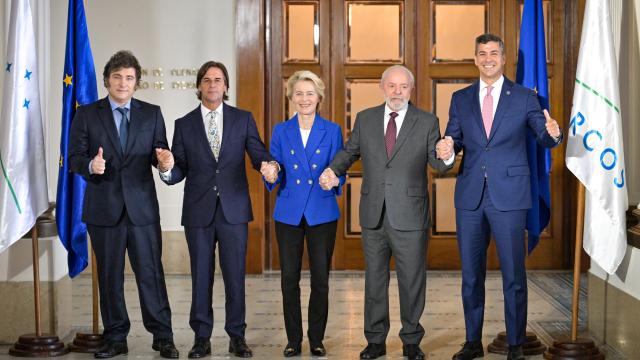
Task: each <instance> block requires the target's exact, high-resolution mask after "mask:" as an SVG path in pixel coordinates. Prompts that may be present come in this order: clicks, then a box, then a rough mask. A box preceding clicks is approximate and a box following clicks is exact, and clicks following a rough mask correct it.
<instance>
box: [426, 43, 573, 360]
mask: <svg viewBox="0 0 640 360" xmlns="http://www.w3.org/2000/svg"><path fill="white" fill-rule="evenodd" d="M475 64H476V66H477V67H478V70H480V79H479V81H476V82H475V83H474V84H473V85H471V86H469V87H467V88H465V89H462V90H459V91H457V92H455V93H454V94H453V97H452V99H451V107H450V109H449V123H448V125H447V129H446V132H445V139H444V140H441V141H440V142H439V143H438V146H437V152H438V156H439V157H440V158H442V159H450V158H452V157H453V156H455V155H454V152H455V153H457V152H459V151H464V152H463V157H462V163H461V165H460V171H459V173H458V178H457V182H456V190H455V206H456V224H457V236H458V248H459V251H460V260H461V263H462V302H463V306H464V318H465V325H466V342H465V344H464V346H463V348H462V349H461V350H460V351H459V352H458V353H456V354H455V355H454V356H453V359H454V360H470V359H473V358H476V357H481V356H483V355H484V349H483V346H482V342H481V340H482V323H483V320H484V298H485V289H484V280H485V274H486V261H487V247H488V245H489V238H490V235H491V234H493V237H494V239H495V242H496V247H497V249H498V257H499V259H500V269H501V271H502V286H503V292H504V304H505V305H504V306H505V322H506V327H507V338H508V342H509V351H508V355H507V358H508V359H510V360H511V359H524V355H523V353H522V344H523V343H524V341H525V326H526V323H527V278H526V272H525V255H526V252H525V239H524V230H525V225H526V214H527V210H528V209H529V208H530V207H531V184H530V181H529V171H530V170H529V165H528V162H527V149H526V135H527V131H532V132H533V133H534V134H535V136H536V139H537V142H538V144H540V145H541V146H544V147H549V148H550V147H553V146H556V145H557V144H559V143H560V141H561V138H562V136H561V132H560V128H559V127H558V123H557V122H556V121H555V120H553V119H552V118H551V117H550V116H549V114H548V113H547V111H546V110H545V111H544V113H543V112H542V111H541V109H540V103H539V102H538V98H537V96H536V93H535V92H534V91H532V90H530V89H527V88H525V87H522V86H520V85H517V84H514V83H513V82H511V81H510V80H509V79H506V78H505V77H504V76H503V70H504V65H505V56H504V43H503V42H502V39H500V38H499V37H498V36H495V35H492V34H484V35H480V36H479V37H478V38H476V54H475Z"/></svg>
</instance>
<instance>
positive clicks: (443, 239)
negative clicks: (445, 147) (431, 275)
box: [239, 0, 565, 270]
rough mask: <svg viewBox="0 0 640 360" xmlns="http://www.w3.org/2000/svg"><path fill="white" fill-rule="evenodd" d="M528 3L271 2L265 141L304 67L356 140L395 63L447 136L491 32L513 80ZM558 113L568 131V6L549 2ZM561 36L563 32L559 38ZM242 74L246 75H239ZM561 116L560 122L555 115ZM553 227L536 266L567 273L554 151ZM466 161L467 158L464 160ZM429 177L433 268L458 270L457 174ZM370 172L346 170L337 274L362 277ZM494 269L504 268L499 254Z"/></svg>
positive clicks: (271, 251)
mask: <svg viewBox="0 0 640 360" xmlns="http://www.w3.org/2000/svg"><path fill="white" fill-rule="evenodd" d="M522 2H523V1H522V0H464V1H453V0H346V1H344V0H295V1H293V0H292V1H287V0H285V1H267V2H266V4H265V5H266V18H267V19H268V21H267V22H266V24H265V29H266V30H265V36H266V41H265V47H266V59H267V63H266V68H267V71H266V72H265V73H266V74H267V76H266V80H265V84H266V88H267V91H266V92H267V94H266V119H265V123H266V124H265V125H266V129H265V134H266V140H267V141H268V140H269V139H270V135H271V130H272V129H273V126H274V125H275V124H276V123H278V122H280V121H282V120H284V119H286V118H288V116H289V113H288V112H289V109H290V107H289V106H288V101H287V99H286V96H285V91H284V88H285V84H286V80H287V78H288V77H289V76H290V75H291V74H292V73H293V72H295V71H297V70H301V69H306V70H311V71H313V72H315V73H316V74H318V75H319V76H320V77H321V78H322V79H323V80H324V82H325V84H326V86H327V89H326V94H325V96H326V98H325V101H324V103H323V110H322V112H321V115H323V116H324V117H326V118H329V119H331V120H333V121H334V122H336V123H338V124H339V125H340V126H341V127H342V130H343V135H344V137H345V140H346V139H347V138H348V136H349V133H350V130H351V127H352V125H353V121H354V120H355V115H356V114H357V112H358V111H360V110H362V109H364V108H367V107H370V106H375V105H378V104H381V103H382V102H383V97H382V92H381V91H380V90H379V87H378V86H379V85H378V84H379V79H380V76H381V75H382V72H383V71H384V69H386V68H387V67H388V66H390V65H393V64H402V65H405V66H406V67H408V68H409V69H410V70H411V71H412V72H413V73H414V75H415V77H416V87H415V90H414V93H413V94H412V98H411V101H412V103H414V104H416V105H417V106H418V107H420V108H422V109H424V110H428V111H431V112H434V113H435V114H436V115H437V116H438V117H439V119H440V126H441V131H442V132H444V129H445V127H446V123H447V121H448V108H449V100H450V97H451V94H452V93H453V92H454V91H455V90H458V89H460V88H463V87H465V86H468V85H469V84H470V83H472V82H473V81H475V79H476V78H477V76H478V72H477V69H476V67H475V65H474V64H473V54H474V39H475V37H476V36H477V35H479V34H481V33H484V32H492V33H495V34H497V35H499V36H501V37H502V38H503V39H504V41H505V46H506V55H507V68H506V74H505V75H506V76H507V77H509V78H510V79H515V64H516V62H517V59H516V56H517V46H518V44H517V39H518V32H519V26H520V12H521V7H522ZM544 6H545V9H546V12H545V20H546V26H547V47H548V51H547V53H548V59H549V61H548V69H549V71H548V72H549V80H550V93H551V96H550V99H551V101H550V102H551V114H552V116H555V117H556V118H557V119H558V120H559V121H560V122H561V124H562V119H561V118H560V117H561V116H562V107H563V103H564V100H565V99H564V95H563V94H564V91H563V86H564V82H563V80H564V79H563V70H564V65H565V64H564V59H563V57H562V52H563V48H564V36H563V34H564V33H563V31H559V30H560V29H563V27H564V16H563V14H564V11H565V9H564V2H563V1H551V0H545V1H544ZM556 29H558V30H556ZM239 71H242V69H239ZM556 114H557V115H556ZM552 156H553V157H554V159H553V166H552V174H551V187H552V202H553V206H552V219H551V224H550V226H549V228H548V229H547V230H546V231H545V232H544V234H543V235H542V239H541V241H540V244H539V245H538V248H537V249H536V251H535V252H534V253H533V255H532V256H531V257H530V258H529V263H528V266H529V267H531V268H558V267H560V266H562V259H563V243H562V213H563V212H562V211H563V209H562V201H561V200H562V196H561V192H562V186H563V179H562V176H563V174H564V159H563V156H562V153H561V150H555V151H554V152H553V153H552ZM457 162H459V159H458V160H457ZM426 171H429V185H428V186H429V193H430V202H431V204H430V205H431V212H430V216H431V228H430V231H429V233H430V234H429V248H428V262H427V263H428V267H429V268H432V269H457V268H459V266H460V264H459V257H458V251H457V244H456V238H455V235H456V233H455V209H454V206H453V189H454V186H455V175H456V173H457V169H454V171H451V172H449V173H447V174H445V175H437V174H434V173H432V172H431V171H430V170H426ZM361 180H362V168H361V165H360V162H357V163H355V164H354V165H353V166H352V167H351V169H350V170H349V172H348V180H347V183H346V185H345V188H344V191H343V195H342V196H341V197H340V199H339V204H340V210H341V214H342V216H341V218H340V220H339V222H338V234H337V237H336V249H335V253H334V264H333V267H334V269H357V270H362V269H364V258H363V254H362V250H361V237H360V227H359V219H358V206H359V196H360V191H359V189H360V184H361ZM273 203H274V196H273V195H269V196H268V199H267V200H266V209H265V211H266V214H267V216H266V219H267V222H268V223H267V224H266V228H267V229H269V230H268V231H267V239H266V240H267V241H266V243H267V246H265V251H266V253H265V259H266V262H265V264H266V267H267V268H271V269H277V268H278V267H279V261H278V259H277V244H276V241H275V234H274V231H273V224H272V221H273V220H272V216H271V215H270V214H271V210H272V209H273ZM489 266H490V267H491V268H497V267H498V266H499V264H498V261H497V256H496V254H495V249H493V248H492V249H491V250H490V255H489Z"/></svg>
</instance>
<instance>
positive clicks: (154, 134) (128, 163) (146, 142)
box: [69, 97, 169, 226]
mask: <svg viewBox="0 0 640 360" xmlns="http://www.w3.org/2000/svg"><path fill="white" fill-rule="evenodd" d="M130 119H131V120H130V125H129V137H128V139H127V146H126V149H125V151H124V152H123V151H122V148H121V147H120V140H119V136H118V130H117V129H116V125H115V122H114V120H113V111H111V105H110V104H109V100H108V99H107V98H106V97H105V98H103V99H100V100H98V101H96V102H93V103H91V104H88V105H84V106H80V107H79V108H78V109H77V112H76V115H75V117H74V119H73V122H72V123H71V134H70V136H69V166H70V168H71V171H73V172H75V173H78V174H80V175H82V177H84V178H85V180H87V189H86V191H85V194H84V204H83V210H82V221H84V222H85V223H87V224H90V225H97V226H114V225H116V224H117V223H118V221H119V220H120V219H121V218H122V211H123V209H124V208H125V207H126V209H127V215H128V216H129V219H130V220H131V222H132V223H133V224H135V225H137V226H143V225H149V224H155V223H158V222H160V212H159V211H158V197H157V196H156V187H155V183H154V181H153V172H152V166H157V164H158V160H157V159H156V153H155V149H156V148H163V149H168V148H169V146H168V145H167V136H166V132H165V126H164V119H163V117H162V112H161V111H160V107H159V106H157V105H152V104H149V103H146V102H144V101H140V100H136V99H131V114H130ZM100 147H102V149H103V151H104V154H103V156H104V159H105V160H106V162H107V167H106V169H105V171H104V174H102V175H95V174H94V175H91V174H89V162H90V161H91V160H92V159H93V157H94V156H96V154H97V153H98V149H99V148H100Z"/></svg>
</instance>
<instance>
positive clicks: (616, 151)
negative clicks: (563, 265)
mask: <svg viewBox="0 0 640 360" xmlns="http://www.w3.org/2000/svg"><path fill="white" fill-rule="evenodd" d="M566 163H567V167H568V168H569V170H571V172H573V174H574V175H575V176H576V177H577V178H578V179H579V180H580V182H582V184H584V186H585V188H586V192H585V214H584V250H585V251H586V252H587V253H588V254H589V256H591V259H592V260H594V261H595V262H596V263H597V264H598V265H599V266H600V267H601V268H603V269H604V270H605V271H606V272H607V273H609V274H613V273H614V272H615V271H616V269H617V268H618V265H620V262H622V258H623V257H624V254H625V252H626V250H627V235H626V234H627V227H626V217H625V216H626V215H625V212H626V211H627V207H628V198H627V185H626V181H625V171H624V169H625V165H624V151H623V146H622V117H621V114H620V92H619V89H618V67H617V65H616V55H615V50H614V47H613V35H612V31H611V15H610V12H609V2H608V1H601V0H596V1H593V0H587V4H586V8H585V13H584V22H583V26H582V40H581V42H580V55H579V56H578V69H577V73H576V84H575V90H574V93H573V108H572V110H571V122H570V127H569V136H568V141H567V154H566Z"/></svg>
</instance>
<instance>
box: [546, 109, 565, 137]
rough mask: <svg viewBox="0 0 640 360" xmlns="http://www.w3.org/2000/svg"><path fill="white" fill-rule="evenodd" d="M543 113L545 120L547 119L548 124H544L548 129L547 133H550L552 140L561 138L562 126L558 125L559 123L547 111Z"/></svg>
mask: <svg viewBox="0 0 640 360" xmlns="http://www.w3.org/2000/svg"><path fill="white" fill-rule="evenodd" d="M542 112H543V113H544V117H545V119H547V122H546V123H545V124H544V125H545V127H546V128H547V132H548V133H549V135H551V137H552V138H554V139H557V138H559V137H560V135H561V133H560V126H559V125H558V122H557V121H555V120H553V119H552V118H551V116H550V115H549V112H548V111H547V110H546V109H545V110H542Z"/></svg>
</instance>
